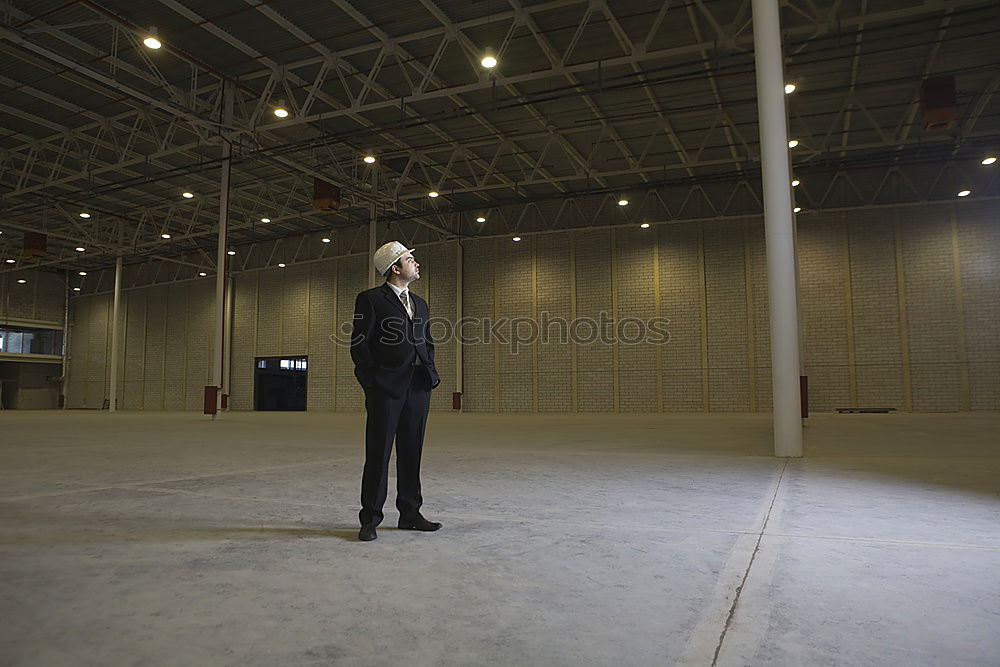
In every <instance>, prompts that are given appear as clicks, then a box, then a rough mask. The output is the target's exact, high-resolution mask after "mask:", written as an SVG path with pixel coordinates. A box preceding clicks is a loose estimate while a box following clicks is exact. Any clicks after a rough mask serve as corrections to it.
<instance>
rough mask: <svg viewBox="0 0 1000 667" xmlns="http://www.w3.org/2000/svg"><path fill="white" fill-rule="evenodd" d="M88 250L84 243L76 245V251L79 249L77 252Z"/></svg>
mask: <svg viewBox="0 0 1000 667" xmlns="http://www.w3.org/2000/svg"><path fill="white" fill-rule="evenodd" d="M86 250H87V249H86V248H84V247H83V246H82V245H78V246H77V247H76V251H77V252H84V251H86Z"/></svg>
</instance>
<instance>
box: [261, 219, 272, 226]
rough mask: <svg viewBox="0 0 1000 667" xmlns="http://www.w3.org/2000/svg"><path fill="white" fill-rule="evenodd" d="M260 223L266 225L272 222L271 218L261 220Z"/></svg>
mask: <svg viewBox="0 0 1000 667" xmlns="http://www.w3.org/2000/svg"><path fill="white" fill-rule="evenodd" d="M260 221H261V222H263V223H264V224H265V225H266V224H267V223H269V222H271V218H261V219H260Z"/></svg>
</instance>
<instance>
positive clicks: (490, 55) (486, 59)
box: [479, 46, 497, 69]
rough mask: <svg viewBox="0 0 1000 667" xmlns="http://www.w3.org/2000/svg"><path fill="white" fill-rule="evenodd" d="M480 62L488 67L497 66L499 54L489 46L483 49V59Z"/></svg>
mask: <svg viewBox="0 0 1000 667" xmlns="http://www.w3.org/2000/svg"><path fill="white" fill-rule="evenodd" d="M479 63H480V64H481V65H482V66H483V67H485V68H486V69H493V68H494V67H496V66H497V55H496V53H495V52H494V51H493V49H492V48H491V47H489V46H487V47H486V49H485V50H484V51H483V59H482V60H480V61H479Z"/></svg>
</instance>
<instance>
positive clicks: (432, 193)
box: [427, 190, 439, 199]
mask: <svg viewBox="0 0 1000 667" xmlns="http://www.w3.org/2000/svg"><path fill="white" fill-rule="evenodd" d="M427 196H428V197H430V198H431V199H434V198H435V197H437V196H439V195H438V191H437V190H431V191H430V192H428V193H427Z"/></svg>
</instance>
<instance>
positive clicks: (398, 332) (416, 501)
mask: <svg viewBox="0 0 1000 667" xmlns="http://www.w3.org/2000/svg"><path fill="white" fill-rule="evenodd" d="M373 261H374V264H375V270H376V271H377V272H378V273H379V274H381V275H382V276H384V277H385V280H386V282H385V283H383V284H382V285H380V286H378V287H375V288H373V289H369V290H365V291H364V292H361V293H360V294H358V298H357V300H356V301H355V304H354V331H353V335H352V338H351V358H352V359H354V375H355V376H356V377H357V378H358V382H360V383H361V386H362V387H364V390H365V409H366V410H367V412H368V420H367V423H366V426H365V468H364V473H363V475H362V478H361V512H360V514H359V518H360V519H361V531H360V532H359V533H358V539H360V540H362V541H365V542H367V541H369V540H374V539H375V538H376V537H377V535H376V533H375V527H376V526H378V525H379V523H381V522H382V519H383V518H384V515H383V514H382V506H383V505H384V504H385V500H386V495H387V494H388V489H387V487H388V479H389V455H390V454H391V453H392V442H393V439H394V438H395V441H396V477H397V484H396V507H397V509H399V527H400V528H402V529H404V530H423V531H434V530H438V529H439V528H440V527H441V524H440V523H436V522H433V521H428V520H427V519H425V518H424V517H423V516H422V515H421V514H420V506H421V505H422V504H423V498H422V496H421V495H420V454H421V451H422V450H423V446H424V428H425V426H426V425H427V412H428V409H429V408H430V399H431V390H432V389H434V387H436V386H437V385H438V384H440V383H441V379H440V378H439V377H438V373H437V370H435V368H434V342H433V341H432V340H431V331H430V324H429V319H430V313H429V311H428V309H427V302H426V301H424V300H423V299H421V298H420V297H419V296H417V295H416V294H411V293H410V291H409V284H410V283H411V282H413V281H414V280H417V279H418V278H420V265H419V264H418V263H417V260H415V259H414V258H413V253H412V252H411V250H410V249H409V248H407V247H406V246H404V245H403V244H402V243H399V242H398V241H392V242H390V243H386V244H385V245H383V246H382V247H381V248H379V249H378V250H377V251H375V256H374V258H373Z"/></svg>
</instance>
